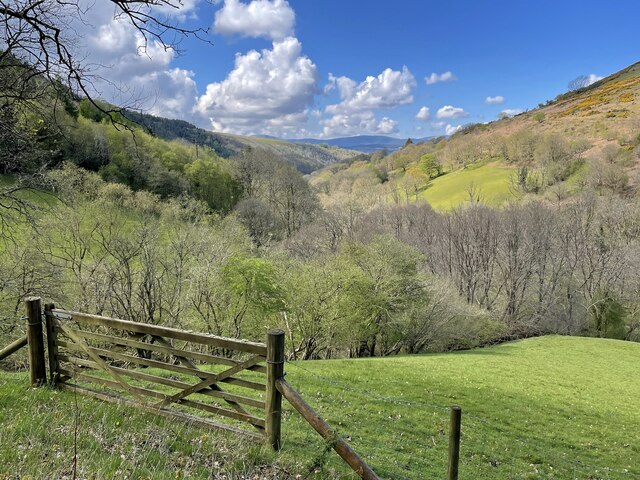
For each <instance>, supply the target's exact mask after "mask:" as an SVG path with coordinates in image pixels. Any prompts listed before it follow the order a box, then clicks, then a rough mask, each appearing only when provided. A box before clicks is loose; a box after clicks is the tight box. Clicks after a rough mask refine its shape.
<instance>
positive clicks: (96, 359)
mask: <svg viewBox="0 0 640 480" xmlns="http://www.w3.org/2000/svg"><path fill="white" fill-rule="evenodd" d="M57 327H58V328H59V329H60V330H62V332H63V333H64V334H65V335H67V336H68V337H69V338H71V340H73V341H74V342H75V343H76V345H78V346H79V347H80V348H82V350H84V352H85V353H86V354H87V355H89V356H90V357H91V359H92V360H93V361H94V362H96V363H97V364H98V365H99V366H100V368H102V369H103V370H104V371H105V372H107V373H108V374H109V375H111V377H113V379H114V380H115V381H116V382H118V383H119V384H120V385H121V386H122V388H124V389H125V390H126V391H127V392H129V393H130V394H131V395H133V396H134V397H136V398H137V399H138V400H139V401H140V402H142V403H143V404H146V403H147V402H146V401H145V399H144V398H143V397H142V396H141V395H140V394H138V392H136V391H135V390H134V389H132V388H131V387H130V386H129V384H128V383H127V382H126V381H125V380H124V379H123V378H122V377H121V376H120V375H119V374H118V373H117V372H115V371H114V370H112V369H111V367H110V366H109V365H108V364H107V362H105V361H104V360H103V359H102V358H100V355H98V354H97V353H95V352H94V351H93V350H92V349H91V347H90V346H89V345H87V343H86V342H85V341H84V340H83V339H82V338H81V337H80V336H78V335H76V334H75V333H74V332H73V331H71V330H70V329H68V328H66V327H64V326H63V325H62V324H61V323H60V322H58V325H57Z"/></svg>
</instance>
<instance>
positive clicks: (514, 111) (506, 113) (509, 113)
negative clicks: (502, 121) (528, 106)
mask: <svg viewBox="0 0 640 480" xmlns="http://www.w3.org/2000/svg"><path fill="white" fill-rule="evenodd" d="M523 111H524V110H522V109H521V108H505V109H504V110H502V111H501V112H500V114H499V115H498V117H499V118H504V117H513V116H515V115H518V114H519V113H522V112H523Z"/></svg>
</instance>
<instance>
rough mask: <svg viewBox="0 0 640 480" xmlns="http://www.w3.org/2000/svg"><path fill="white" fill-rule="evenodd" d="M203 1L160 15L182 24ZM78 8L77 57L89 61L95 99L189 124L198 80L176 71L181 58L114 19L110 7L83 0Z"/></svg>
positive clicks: (192, 1)
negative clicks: (175, 66) (178, 58)
mask: <svg viewBox="0 0 640 480" xmlns="http://www.w3.org/2000/svg"><path fill="white" fill-rule="evenodd" d="M199 1H200V0H186V1H185V2H184V3H183V7H182V8H180V9H172V10H171V11H166V12H165V11H164V10H163V9H160V11H161V13H162V14H163V15H167V16H172V17H173V18H172V19H171V21H175V22H178V23H179V22H181V21H183V19H184V18H185V15H187V14H188V13H193V11H194V9H195V8H196V6H197V4H198V3H199ZM79 5H80V7H81V9H82V12H84V14H83V18H79V17H78V16H77V15H76V16H75V17H73V18H74V20H73V21H72V28H73V30H74V32H75V33H76V34H77V40H76V42H75V44H74V49H75V51H74V53H75V54H76V56H77V58H86V60H85V65H84V66H85V67H86V70H87V73H88V76H87V79H88V80H89V82H90V83H88V84H87V85H88V87H89V89H90V92H91V94H92V95H93V96H95V97H100V98H103V99H105V100H107V101H109V102H111V103H114V104H116V105H119V106H123V107H130V108H136V109H141V110H143V111H146V112H150V113H154V114H157V115H163V116H168V117H175V118H178V117H179V118H189V112H190V111H191V109H192V108H193V105H194V103H195V98H196V85H195V81H194V79H193V77H194V74H193V72H191V71H189V70H184V69H179V68H172V67H171V63H172V62H173V60H174V59H175V57H176V52H175V51H174V50H173V49H171V48H165V47H164V46H163V45H162V44H161V43H160V42H158V41H157V40H153V39H151V38H150V39H149V41H148V42H147V41H145V39H144V38H143V36H142V35H141V33H140V32H139V31H137V30H136V29H135V28H134V27H132V26H131V25H130V24H129V23H128V22H126V21H125V19H122V18H117V17H114V8H113V5H112V4H111V2H95V1H90V0H81V1H80V3H79ZM153 8H154V9H156V8H159V7H153ZM71 13H73V12H71ZM75 13H76V14H77V11H75Z"/></svg>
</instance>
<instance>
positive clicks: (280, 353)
mask: <svg viewBox="0 0 640 480" xmlns="http://www.w3.org/2000/svg"><path fill="white" fill-rule="evenodd" d="M282 378H284V331H283V330H280V329H276V330H269V332H267V401H266V417H267V418H266V431H267V441H268V442H269V445H271V447H272V448H273V449H274V450H280V431H281V422H282V394H281V393H280V392H279V391H278V389H277V388H276V380H280V379H282Z"/></svg>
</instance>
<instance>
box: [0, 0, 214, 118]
mask: <svg viewBox="0 0 640 480" xmlns="http://www.w3.org/2000/svg"><path fill="white" fill-rule="evenodd" d="M103 1H105V0H103ZM106 1H108V2H110V3H111V4H113V8H114V15H115V17H117V18H119V19H122V20H124V21H126V22H127V23H129V24H130V25H132V26H133V27H134V28H135V29H136V30H137V32H138V33H139V34H140V35H141V37H142V38H143V41H144V43H143V46H142V50H145V49H146V47H147V45H148V44H149V43H150V42H154V43H157V44H159V46H160V47H161V48H163V49H165V50H168V49H174V50H175V49H176V48H177V44H178V42H179V41H180V40H181V39H182V38H184V37H198V38H202V37H203V34H204V33H205V31H203V30H202V29H188V28H183V27H180V26H178V24H176V23H175V22H173V21H172V20H171V19H170V18H168V17H165V16H164V15H163V14H162V13H161V12H162V9H163V8H164V9H165V10H166V9H179V8H181V7H182V6H183V0H106ZM90 8H91V7H87V6H86V5H85V3H84V2H82V1H81V0H66V1H62V0H0V30H1V31H2V34H3V38H2V43H3V45H4V50H3V51H2V52H0V77H1V78H2V81H3V82H2V83H3V96H4V97H5V98H13V99H19V100H24V99H26V98H28V99H32V98H37V97H38V96H39V95H41V94H42V87H43V85H44V86H45V88H52V89H53V90H54V91H55V92H56V93H57V94H58V96H59V97H60V98H63V96H64V95H68V93H67V92H66V90H67V89H70V90H71V91H72V92H74V93H76V94H80V95H82V96H84V97H86V98H87V99H88V100H89V101H90V102H91V103H92V104H93V106H94V107H96V108H97V109H98V110H100V111H102V112H103V113H113V112H109V111H106V110H105V108H104V106H103V105H101V104H99V103H97V102H95V101H94V100H93V96H92V88H91V83H92V79H91V76H90V72H89V71H88V70H87V66H86V65H85V64H84V62H83V60H84V59H83V57H82V55H81V54H80V55H79V54H78V53H77V50H76V48H75V45H76V44H77V38H75V31H74V29H73V25H72V23H73V22H75V21H81V22H85V23H87V22H88V18H87V17H88V12H89V10H90ZM36 78H39V79H45V80H46V82H44V84H43V82H35V81H34V79H36ZM38 83H39V84H38Z"/></svg>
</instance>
